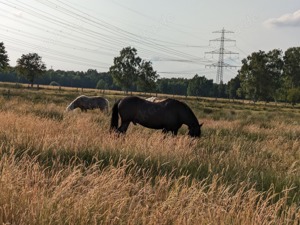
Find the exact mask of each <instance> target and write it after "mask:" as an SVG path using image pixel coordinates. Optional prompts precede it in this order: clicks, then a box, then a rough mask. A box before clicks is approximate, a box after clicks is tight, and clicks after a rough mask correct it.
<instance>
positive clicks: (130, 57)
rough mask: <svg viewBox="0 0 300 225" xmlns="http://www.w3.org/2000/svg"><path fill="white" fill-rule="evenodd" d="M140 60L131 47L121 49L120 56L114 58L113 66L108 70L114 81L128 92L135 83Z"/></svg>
mask: <svg viewBox="0 0 300 225" xmlns="http://www.w3.org/2000/svg"><path fill="white" fill-rule="evenodd" d="M140 62H141V58H140V57H138V56H137V50H136V49H135V48H132V47H126V48H123V49H122V50H121V52H120V56H118V57H115V58H114V65H112V66H111V67H110V68H109V72H110V73H111V75H112V77H113V79H114V81H115V82H116V84H117V85H118V86H120V87H121V88H123V89H124V90H125V91H126V92H128V91H129V90H130V89H131V88H132V87H133V85H134V84H135V83H136V81H137V78H138V68H139V65H140Z"/></svg>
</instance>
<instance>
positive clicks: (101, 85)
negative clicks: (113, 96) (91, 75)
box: [96, 79, 108, 89]
mask: <svg viewBox="0 0 300 225" xmlns="http://www.w3.org/2000/svg"><path fill="white" fill-rule="evenodd" d="M107 86H108V85H107V83H106V82H105V81H104V80H102V79H100V80H99V81H98V82H97V85H96V88H97V89H107Z"/></svg>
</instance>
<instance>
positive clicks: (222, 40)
mask: <svg viewBox="0 0 300 225" xmlns="http://www.w3.org/2000/svg"><path fill="white" fill-rule="evenodd" d="M213 33H221V37H220V38H216V39H213V40H210V41H209V42H212V41H217V42H220V48H219V49H216V50H214V51H210V52H205V54H218V55H219V60H218V62H217V63H213V64H210V65H206V66H205V67H209V68H211V67H217V76H216V83H217V84H218V83H223V73H224V68H235V67H237V66H233V65H230V64H228V63H224V55H225V54H230V55H231V54H239V53H237V52H232V51H229V50H226V49H225V42H236V41H235V40H232V39H229V38H225V34H226V33H234V32H232V31H229V30H225V29H224V28H223V29H222V30H219V31H214V32H213Z"/></svg>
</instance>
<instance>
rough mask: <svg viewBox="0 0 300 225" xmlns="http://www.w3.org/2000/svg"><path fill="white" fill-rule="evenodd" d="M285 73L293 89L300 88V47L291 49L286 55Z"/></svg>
mask: <svg viewBox="0 0 300 225" xmlns="http://www.w3.org/2000/svg"><path fill="white" fill-rule="evenodd" d="M283 59H284V66H283V73H284V76H285V78H286V81H287V82H288V84H287V85H288V86H290V87H291V88H296V87H300V47H294V48H289V49H287V50H286V51H285V53H284V57H283Z"/></svg>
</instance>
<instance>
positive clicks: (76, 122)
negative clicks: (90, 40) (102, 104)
mask: <svg viewBox="0 0 300 225" xmlns="http://www.w3.org/2000/svg"><path fill="white" fill-rule="evenodd" d="M43 88H45V87H43ZM81 91H82V90H78V89H72V88H63V89H61V90H58V89H54V88H46V89H40V90H30V89H27V88H23V87H20V86H17V87H15V86H14V85H9V84H1V85H0V121H1V122H0V157H1V158H0V171H1V173H0V193H1V194H0V224H299V223H300V161H299V160H300V109H299V107H298V108H297V107H295V108H292V107H289V106H286V105H284V104H277V105H276V104H274V103H273V104H264V103H256V104H249V103H248V102H245V103H243V102H240V101H236V102H229V101H227V100H224V99H223V100H215V99H196V98H184V97H183V98H180V99H181V100H183V101H185V102H186V103H187V104H188V105H189V106H190V107H191V108H192V109H193V111H194V112H195V114H196V115H197V117H198V119H199V120H200V121H201V122H204V125H203V128H202V134H203V135H202V137H201V138H200V139H197V140H194V139H191V138H189V137H188V136H187V135H185V134H186V132H187V128H186V127H183V128H181V130H180V132H179V135H178V136H177V137H173V136H171V135H170V136H164V135H162V133H161V132H160V131H155V130H150V129H146V128H143V127H141V126H134V125H133V124H131V125H130V127H129V129H128V131H127V134H126V135H125V136H122V137H116V136H115V135H114V134H110V133H109V132H108V130H109V124H110V115H106V114H104V113H101V112H99V111H98V110H94V111H88V112H87V113H82V112H80V110H75V111H73V112H69V113H65V112H64V110H65V108H66V106H67V105H68V103H70V102H71V101H72V100H73V99H74V98H75V97H76V96H78V95H80V94H86V95H104V96H105V97H107V98H108V99H109V100H110V102H111V105H112V104H113V103H114V101H115V100H116V99H118V98H120V97H121V96H122V93H117V92H108V91H106V92H105V93H104V94H103V93H102V92H100V91H96V90H92V89H91V90H83V93H82V92H81ZM175 97H177V98H179V97H178V96H175Z"/></svg>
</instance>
